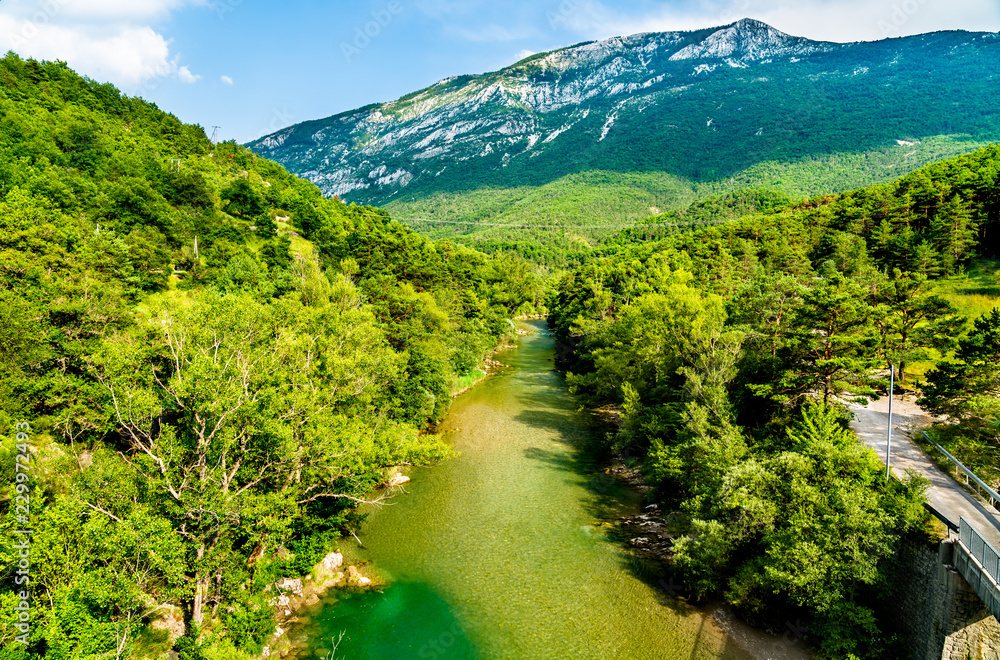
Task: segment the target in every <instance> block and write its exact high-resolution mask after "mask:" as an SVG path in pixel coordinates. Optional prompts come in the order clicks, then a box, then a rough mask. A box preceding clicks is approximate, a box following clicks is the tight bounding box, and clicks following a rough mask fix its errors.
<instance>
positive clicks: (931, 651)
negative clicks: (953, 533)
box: [889, 540, 1000, 660]
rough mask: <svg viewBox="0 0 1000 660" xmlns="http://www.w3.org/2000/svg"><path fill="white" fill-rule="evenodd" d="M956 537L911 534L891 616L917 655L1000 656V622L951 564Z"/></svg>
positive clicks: (919, 658)
mask: <svg viewBox="0 0 1000 660" xmlns="http://www.w3.org/2000/svg"><path fill="white" fill-rule="evenodd" d="M953 552H954V545H953V541H950V540H946V541H942V542H941V544H940V545H938V546H934V545H931V544H928V543H927V542H921V541H916V540H910V541H907V542H905V543H904V544H903V547H902V548H901V549H900V553H899V560H900V567H899V571H898V572H897V575H896V580H895V582H896V584H895V594H894V595H893V597H892V598H891V603H890V605H889V608H890V612H889V613H890V617H891V618H892V619H894V620H895V624H896V627H897V630H898V631H899V632H900V633H901V635H902V638H903V639H904V641H905V643H906V645H907V648H908V650H909V652H910V657H911V658H913V659H914V660H939V659H940V660H1000V623H998V622H997V620H996V619H995V618H994V617H993V616H992V615H991V614H989V612H987V611H986V608H985V606H984V605H983V603H982V601H981V600H980V599H979V596H977V595H976V592H974V591H973V590H972V588H971V587H969V585H968V584H967V583H966V582H965V580H964V579H963V578H962V576H961V575H959V573H958V571H956V570H955V568H954V567H953V566H952V557H953Z"/></svg>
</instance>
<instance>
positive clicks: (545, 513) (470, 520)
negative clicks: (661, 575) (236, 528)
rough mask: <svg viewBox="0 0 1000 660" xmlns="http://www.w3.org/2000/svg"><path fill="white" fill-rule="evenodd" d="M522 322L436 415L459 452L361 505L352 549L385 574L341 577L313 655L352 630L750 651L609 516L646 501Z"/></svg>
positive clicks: (540, 329)
mask: <svg viewBox="0 0 1000 660" xmlns="http://www.w3.org/2000/svg"><path fill="white" fill-rule="evenodd" d="M519 326H520V328H521V329H522V330H523V331H524V332H527V331H531V335H530V336H525V337H524V340H523V341H522V342H521V345H520V347H518V348H517V349H516V350H511V351H508V352H503V353H501V354H499V355H497V356H496V357H495V358H493V359H495V360H496V361H497V362H500V363H503V364H509V365H510V368H504V369H498V370H497V371H496V372H495V373H493V374H492V376H491V377H490V378H488V379H486V380H485V382H484V383H483V384H482V385H481V386H479V387H476V388H474V389H473V390H472V391H469V392H468V393H466V394H465V395H464V396H462V397H460V398H458V399H457V400H456V401H455V403H454V405H453V407H452V410H451V412H450V413H449V415H448V416H447V418H446V419H445V420H444V421H443V422H442V423H441V425H440V428H439V429H437V430H438V431H439V432H440V433H442V434H443V435H444V437H445V438H446V440H447V442H448V444H449V445H451V446H452V448H453V449H454V458H451V459H449V460H448V461H445V462H443V463H441V464H439V465H436V466H434V467H426V468H414V469H412V470H410V471H408V474H409V475H410V476H412V477H413V481H412V482H411V483H410V484H408V486H407V490H408V495H407V496H406V497H403V498H398V499H397V500H396V501H394V503H393V506H389V507H382V508H379V509H377V510H376V509H375V508H373V507H362V509H361V510H360V513H362V514H368V515H369V517H368V519H367V520H366V521H365V524H364V527H363V529H362V531H361V532H359V536H360V541H361V542H362V543H363V544H364V545H363V546H360V545H357V544H355V543H353V542H350V541H347V542H345V543H344V561H345V562H352V563H355V564H357V565H364V567H365V570H366V571H367V573H366V574H367V575H369V576H371V577H372V578H373V579H374V580H376V581H380V582H382V583H384V584H385V585H388V586H387V587H386V588H384V589H379V590H366V591H352V590H332V591H331V592H330V593H329V594H328V595H327V597H326V599H325V600H323V601H321V604H320V605H318V606H316V609H314V610H313V609H310V610H307V611H306V612H304V613H303V616H304V617H308V618H309V624H308V625H306V626H305V627H304V630H303V631H304V632H305V633H306V634H308V636H309V639H310V644H311V646H310V653H311V655H312V656H318V657H322V656H323V654H325V653H328V652H329V651H330V650H331V649H332V646H333V643H334V642H338V640H342V641H340V642H339V646H338V648H337V653H338V655H343V656H344V657H399V658H411V657H428V658H448V659H449V660H452V659H468V660H479V659H486V658H496V657H509V655H510V650H511V649H518V654H519V657H533V658H534V657H537V658H557V657H558V658H562V657H572V658H581V659H583V660H586V659H589V658H594V659H597V658H609V657H610V658H616V657H618V658H620V657H628V658H634V659H635V660H645V659H647V658H648V659H649V660H653V659H656V658H662V657H672V656H677V657H684V658H690V659H692V660H720V659H722V660H750V658H751V657H752V656H751V655H749V654H747V653H745V652H743V651H742V650H740V649H739V648H738V647H737V645H735V644H734V643H733V642H732V641H731V640H730V639H729V638H728V636H727V635H726V633H725V631H724V630H722V628H721V627H720V626H719V625H718V624H717V623H716V622H715V621H714V620H713V619H712V618H711V617H710V616H708V615H706V614H705V613H704V612H703V611H702V610H701V609H699V608H696V607H693V606H690V605H688V604H686V603H684V602H683V601H681V600H677V599H672V598H664V596H663V593H662V590H661V589H659V588H658V587H657V586H656V575H655V573H652V572H650V571H649V570H647V565H646V563H644V562H641V561H639V560H638V559H636V558H635V556H634V555H633V554H632V553H631V552H630V551H628V550H627V548H626V547H625V546H624V545H623V544H621V543H619V542H618V539H617V538H616V537H617V535H616V534H615V533H613V531H612V530H609V529H608V528H607V527H605V526H602V525H600V524H599V523H600V522H603V521H614V520H616V519H617V518H619V517H621V516H626V515H637V514H640V513H642V509H641V502H640V497H639V496H638V495H637V494H636V493H635V491H634V490H632V489H630V488H629V487H627V485H625V484H623V483H620V482H619V480H618V479H617V478H615V477H606V478H604V479H595V475H597V474H598V473H599V471H600V466H599V465H598V464H597V463H596V461H595V460H594V457H593V456H592V455H591V453H590V452H589V451H588V447H590V446H591V444H592V439H593V432H594V428H593V424H592V422H593V418H592V416H590V415H588V414H586V413H584V412H582V411H580V410H579V402H578V400H577V399H576V398H575V397H574V396H573V395H572V394H570V393H569V391H568V389H567V387H566V383H565V380H564V378H563V377H562V375H561V374H559V373H557V372H555V371H553V369H552V367H553V359H554V341H553V339H552V337H551V334H550V333H548V332H547V331H546V329H545V328H544V324H543V323H541V322H539V321H534V322H527V323H522V324H519ZM528 633H530V634H528ZM342 635H343V636H342Z"/></svg>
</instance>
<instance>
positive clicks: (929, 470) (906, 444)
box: [851, 399, 1000, 549]
mask: <svg viewBox="0 0 1000 660" xmlns="http://www.w3.org/2000/svg"><path fill="white" fill-rule="evenodd" d="M851 410H852V411H853V412H854V417H855V418H854V421H852V422H851V428H853V429H854V432H855V433H857V434H858V436H859V437H860V438H861V440H862V441H863V442H864V443H865V444H866V445H868V446H869V447H871V448H872V449H874V450H875V453H877V454H878V456H879V458H880V459H881V460H882V462H883V463H884V462H885V437H886V426H887V425H888V423H889V415H888V400H887V399H882V400H880V401H874V402H872V403H871V404H869V405H868V406H865V407H861V406H857V405H852V406H851ZM932 421H933V419H932V418H931V417H929V416H928V415H926V414H925V413H924V412H923V411H922V410H920V409H919V408H918V407H917V406H916V405H915V404H913V403H912V402H908V401H899V400H898V399H897V400H896V401H895V402H894V403H893V412H892V470H893V473H894V474H895V475H896V476H897V477H904V476H905V475H906V473H907V472H908V471H912V472H916V473H917V474H919V475H921V476H922V477H924V478H925V479H927V480H928V481H930V482H931V485H930V487H929V488H928V489H927V500H928V501H929V503H930V505H931V506H932V507H934V508H935V509H937V510H938V511H939V512H941V514H943V515H944V516H945V517H946V518H948V519H949V520H951V521H952V522H953V523H955V524H956V525H957V524H958V520H959V517H963V516H964V517H965V519H966V520H968V521H969V522H970V523H972V526H973V527H975V528H976V529H977V530H979V533H980V534H982V535H983V536H984V537H985V538H986V540H988V541H989V542H990V544H992V545H993V547H994V548H998V549H1000V512H997V510H996V509H994V508H993V507H990V506H986V505H984V504H983V503H982V502H980V501H979V500H977V499H976V498H975V497H973V496H972V495H971V494H969V492H968V491H966V490H965V489H964V488H963V487H962V486H960V485H959V484H958V483H957V482H956V481H955V480H954V479H952V478H951V477H950V476H948V475H947V474H945V473H944V472H942V471H941V469H940V468H938V467H937V466H936V465H934V464H933V463H932V462H931V461H930V459H928V458H927V456H926V455H925V454H924V453H923V451H921V450H920V448H919V447H917V446H916V445H915V444H913V442H912V441H911V440H910V437H909V435H910V432H919V429H920V428H922V427H925V426H927V425H929V424H930V423H931V422H932Z"/></svg>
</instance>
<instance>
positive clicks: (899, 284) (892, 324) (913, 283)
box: [875, 269, 964, 383]
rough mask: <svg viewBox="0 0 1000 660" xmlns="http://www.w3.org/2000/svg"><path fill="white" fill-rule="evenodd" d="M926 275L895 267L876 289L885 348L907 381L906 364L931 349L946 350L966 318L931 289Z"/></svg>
mask: <svg viewBox="0 0 1000 660" xmlns="http://www.w3.org/2000/svg"><path fill="white" fill-rule="evenodd" d="M930 290H931V287H930V284H929V283H928V281H927V278H926V277H925V276H923V275H919V274H915V273H904V272H900V270H899V269H896V270H895V271H894V272H893V277H892V279H887V280H885V281H884V282H883V283H882V284H881V285H880V286H879V288H878V291H877V293H876V297H875V300H876V303H877V304H878V310H877V311H876V322H877V323H878V326H879V331H880V333H881V335H882V350H883V352H884V354H885V356H886V358H888V360H889V362H890V364H895V365H897V366H898V371H899V381H900V382H901V383H902V382H905V381H906V365H907V364H909V363H911V362H916V361H919V360H926V359H927V358H928V357H930V350H931V349H936V350H938V351H942V352H944V351H946V350H947V349H949V348H950V347H952V346H953V345H954V343H955V337H956V336H957V335H958V334H959V333H960V332H961V329H962V326H963V325H964V321H963V319H962V317H961V316H960V315H959V314H958V310H956V309H955V307H954V306H953V305H952V304H951V303H949V302H948V301H947V300H945V299H944V298H941V297H940V296H935V295H932V294H931V293H930Z"/></svg>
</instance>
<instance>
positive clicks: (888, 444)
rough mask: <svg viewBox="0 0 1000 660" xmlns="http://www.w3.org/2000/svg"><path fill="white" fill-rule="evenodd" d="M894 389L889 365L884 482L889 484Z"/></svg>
mask: <svg viewBox="0 0 1000 660" xmlns="http://www.w3.org/2000/svg"><path fill="white" fill-rule="evenodd" d="M894 389H896V367H895V365H891V364H890V365H889V429H888V431H887V432H886V436H885V481H886V483H888V482H889V457H890V455H891V452H892V391H893V390H894Z"/></svg>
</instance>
